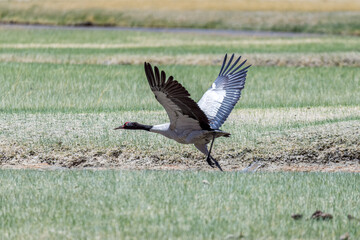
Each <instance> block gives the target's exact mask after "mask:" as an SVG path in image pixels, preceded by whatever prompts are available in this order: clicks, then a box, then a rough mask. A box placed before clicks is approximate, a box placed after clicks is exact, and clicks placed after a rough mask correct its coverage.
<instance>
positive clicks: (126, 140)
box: [0, 107, 360, 171]
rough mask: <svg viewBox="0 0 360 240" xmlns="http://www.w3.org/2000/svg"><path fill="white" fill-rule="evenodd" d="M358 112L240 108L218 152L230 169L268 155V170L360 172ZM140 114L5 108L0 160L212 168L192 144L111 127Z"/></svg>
mask: <svg viewBox="0 0 360 240" xmlns="http://www.w3.org/2000/svg"><path fill="white" fill-rule="evenodd" d="M359 112H360V108H359V107H340V108H310V109H307V108H299V109H297V108H294V109H243V110H236V111H235V112H234V114H232V115H231V117H230V119H229V120H228V122H227V123H226V124H225V126H224V128H223V129H224V130H225V131H229V132H231V133H232V137H231V138H230V139H219V140H218V141H217V142H216V143H215V149H214V157H215V158H217V159H219V160H220V163H221V165H222V166H223V167H224V168H225V169H226V170H239V169H243V168H244V167H246V166H248V165H249V164H251V163H252V162H254V161H261V162H263V163H264V170H269V171H273V170H279V169H282V170H291V167H292V166H294V167H295V168H296V169H298V170H299V169H301V166H305V164H310V166H313V168H312V169H313V170H319V169H320V168H321V167H322V168H321V169H322V170H324V171H325V170H329V171H330V170H331V169H332V170H331V171H334V164H335V165H336V166H338V167H339V169H338V170H346V169H348V171H359V170H360V167H359V164H360V148H359V144H358V142H359V141H360V116H359ZM159 113H160V112H136V115H137V120H138V121H139V122H145V121H149V120H150V122H149V123H150V124H155V123H161V122H164V121H166V119H167V117H166V114H164V113H163V112H161V113H160V114H159ZM133 114H134V113H132V112H122V113H121V114H120V113H119V114H115V113H111V114H110V113H109V114H105V113H103V114H21V113H18V114H2V118H1V121H0V126H1V129H2V133H1V135H0V145H1V152H0V165H1V166H2V167H10V166H14V167H18V166H24V165H25V166H28V165H29V166H38V164H45V165H44V167H45V168H47V167H49V168H50V167H66V168H84V167H96V168H99V167H100V168H121V169H171V168H175V169H176V168H177V169H210V168H209V167H208V166H207V165H206V162H205V161H204V156H203V155H202V154H201V153H199V152H198V151H196V150H195V148H194V147H193V146H190V145H180V144H177V143H175V142H173V141H170V140H167V139H164V138H163V137H162V136H158V135H156V134H149V133H147V132H125V131H122V132H117V131H113V130H112V129H113V128H114V126H117V125H118V124H119V123H122V122H124V121H125V120H126V119H132V118H134V117H132V116H133ZM40 166H42V165H40ZM324 166H325V167H324ZM327 167H329V168H327ZM340 167H341V168H340ZM303 170H304V171H309V170H311V168H305V167H304V169H303Z"/></svg>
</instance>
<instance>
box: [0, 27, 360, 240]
mask: <svg viewBox="0 0 360 240" xmlns="http://www.w3.org/2000/svg"><path fill="white" fill-rule="evenodd" d="M1 33H2V34H0V57H3V56H5V57H4V59H5V60H3V61H2V62H1V63H0V86H1V87H0V167H3V166H8V167H9V166H14V165H15V166H19V164H24V165H27V164H30V165H31V164H34V163H35V164H39V163H41V164H45V165H46V164H54V165H56V166H67V167H74V166H75V167H76V166H80V167H86V166H93V167H98V166H100V167H109V166H114V167H119V166H120V167H121V166H125V167H130V168H131V167H132V168H141V167H142V168H146V167H147V166H154V165H156V166H163V165H171V166H174V167H176V166H180V165H182V166H184V165H185V167H186V169H193V168H194V166H197V169H207V168H206V167H207V166H205V164H206V163H205V161H204V158H203V156H202V155H201V154H200V153H198V152H196V150H195V149H194V148H193V146H187V145H186V146H183V145H180V144H177V143H175V142H173V141H170V140H168V139H164V138H163V137H161V136H158V135H155V134H149V133H147V132H141V131H138V132H125V131H113V130H112V129H113V128H114V127H116V126H118V125H120V124H122V123H124V122H125V121H139V122H144V123H147V124H157V123H162V122H165V121H167V116H166V113H165V111H164V110H163V109H162V107H161V106H160V105H159V103H157V101H156V100H155V98H154V96H153V94H152V93H151V91H150V89H149V87H148V84H147V82H146V79H145V76H144V71H143V67H142V65H109V66H108V65H106V64H78V63H79V62H74V63H76V64H55V63H51V62H52V60H53V59H59V58H66V57H68V58H69V59H72V58H74V56H80V57H79V58H81V59H82V58H90V57H92V58H100V57H102V56H105V57H109V56H110V57H111V56H127V55H129V56H134V55H137V57H139V58H140V59H141V61H143V59H146V58H147V57H151V56H153V55H154V54H155V55H156V54H157V55H162V54H163V55H167V56H171V57H177V56H182V55H184V56H186V55H188V54H193V55H194V56H195V57H198V56H201V55H204V56H205V57H207V56H210V55H211V54H221V55H222V54H224V53H225V52H226V51H229V52H230V51H234V52H236V53H243V52H246V53H255V54H258V53H276V54H279V55H282V54H284V55H285V54H288V55H292V56H293V54H299V56H300V57H301V54H304V53H315V54H317V53H324V52H325V53H329V54H331V53H337V52H338V53H342V52H345V53H351V52H353V51H354V52H356V51H358V48H359V47H358V46H359V44H358V43H359V40H358V39H356V38H351V37H347V38H345V37H344V38H339V37H336V38H333V37H324V38H316V39H315V41H313V40H314V38H304V39H292V38H289V39H273V38H271V39H259V38H255V39H251V38H244V39H238V38H236V37H223V36H221V37H215V36H208V35H191V34H166V33H161V34H160V33H156V34H154V33H139V32H115V31H87V30H85V31H79V32H78V31H67V30H7V29H1ZM274 40H275V41H274ZM231 41H238V42H236V43H230V44H229V42H231ZM241 41H243V42H241ZM277 41H279V42H277ZM319 41H320V42H319ZM321 41H323V42H321ZM83 42H86V43H96V44H100V43H104V44H105V45H106V44H110V45H111V44H119V43H120V44H125V45H124V46H122V47H115V48H112V49H101V47H100V46H95V47H93V48H85V49H74V48H70V47H65V48H62V49H60V48H57V47H54V48H48V47H47V46H46V45H42V46H40V48H36V47H25V48H23V49H21V48H20V47H21V45H16V44H40V45H41V44H52V43H55V44H58V43H60V44H65V43H70V44H71V43H77V44H79V43H83ZM167 42H171V43H174V44H175V45H174V46H168V45H166V46H162V45H161V44H166V43H167ZM199 42H202V43H201V44H200V45H199V46H197V47H191V44H192V43H199ZM269 42H270V43H269ZM5 44H15V45H16V46H5ZM126 44H128V45H126ZM131 44H135V46H133V47H130V45H131ZM146 44H147V46H146V47H144V46H141V45H146ZM156 44H160V47H159V46H155V45H156ZM75 48H76V47H75ZM44 56H45V57H46V56H49V57H50V58H51V60H50V61H49V62H46V63H20V62H18V61H21V60H29V59H30V60H31V61H36V60H37V59H41V58H42V57H44ZM296 56H297V55H296ZM13 57H14V58H13ZM355 59H356V58H355ZM214 64H215V65H217V66H216V67H214V66H210V65H206V64H205V65H203V66H199V65H197V64H192V65H186V66H185V65H169V64H162V65H160V67H161V68H162V69H164V70H165V71H166V72H167V73H168V75H169V74H172V75H174V76H175V78H176V79H177V80H179V81H180V82H181V83H183V85H184V86H185V87H186V88H187V89H188V90H189V92H190V93H191V94H192V96H193V98H194V99H195V100H198V99H199V98H200V97H201V95H202V94H203V92H204V91H205V90H206V89H207V88H208V87H209V86H210V85H211V83H212V82H213V81H214V80H215V77H216V76H217V74H218V71H219V68H220V66H219V65H220V63H219V64H217V63H212V65H214ZM359 76H360V70H359V68H355V67H263V66H253V67H251V68H250V70H249V74H248V78H247V83H246V88H245V90H244V91H243V95H242V98H241V100H240V102H239V104H238V105H237V107H236V110H234V111H233V113H232V114H231V115H230V117H229V119H228V120H227V122H226V124H224V126H223V130H225V131H229V132H231V133H232V137H231V138H230V139H219V140H217V142H216V143H215V149H216V151H215V150H214V153H213V154H214V156H215V158H218V159H219V161H220V163H221V164H222V166H223V167H224V169H227V170H234V169H241V168H242V167H244V166H246V165H248V163H249V162H253V161H254V160H262V161H266V159H270V160H274V159H275V160H276V159H277V158H278V160H277V161H280V162H281V163H282V164H284V165H287V164H291V163H294V162H295V163H298V162H300V163H304V164H305V163H307V161H308V160H306V159H310V160H309V161H310V162H311V163H314V161H315V160H316V161H320V162H321V163H322V162H325V163H327V164H326V166H328V165H331V164H333V163H334V162H336V161H343V160H344V159H350V160H348V162H347V163H346V164H349V166H350V165H351V164H353V165H351V166H355V167H356V166H357V165H356V159H357V158H356V156H358V152H359V149H358V147H357V146H358V144H357V143H358V142H359V141H360V139H359V136H360V133H359V125H360V115H359V113H360V110H359V103H360V95H359V90H360V89H359V86H360V83H359ZM114 153H115V154H118V156H114ZM327 154H328V155H329V156H330V157H328V158H326V156H327ZM332 154H334V156H340V157H338V158H335V159H332V158H331V156H333V155H332ZM341 154H342V155H341ZM356 154H357V155H356ZM322 156H325V157H324V158H322ZM342 156H344V159H339V158H341V157H342ZM291 157H293V158H291ZM284 159H285V160H284ZM289 159H290V160H289ZM292 159H295V160H292ZM299 159H300V160H299ZM304 159H305V160H304ZM314 159H315V160H314ZM79 161H80V163H79ZM83 161H85V164H83V163H81V162H83ZM292 161H294V162H292ZM74 163H76V164H77V165H76V164H74ZM321 163H318V162H317V163H316V164H318V165H321ZM79 164H80V165H79ZM81 164H83V165H81ZM86 164H87V165H86ZM201 164H203V165H201ZM324 166H325V164H324ZM208 168H209V167H208ZM359 177H360V175H359V174H345V173H342V174H340V173H338V174H320V173H311V174H305V173H292V174H290V173H256V174H241V173H239V172H232V173H220V172H197V171H183V172H181V171H172V172H168V171H112V170H109V171H90V170H84V171H66V170H65V171H46V172H43V171H25V170H18V171H15V170H4V169H1V170H0V183H1V184H0V236H1V237H0V238H1V239H2V238H4V239H24V238H26V239H224V238H226V237H228V236H229V235H233V237H238V236H240V234H242V235H244V237H245V239H338V238H339V236H340V235H342V234H344V233H346V232H348V233H349V234H350V237H351V239H357V238H359V237H360V232H359V224H360V223H359V222H356V221H348V220H347V218H346V216H347V214H351V215H353V216H356V217H360V211H359V208H358V206H359V205H360V202H359V201H360V195H359V191H358V184H357V183H358V182H359V180H360V179H359ZM203 180H207V181H208V182H209V184H208V185H207V184H204V183H203ZM315 210H322V211H325V212H327V213H331V214H332V215H333V216H334V219H332V220H330V221H313V220H310V219H309V217H310V216H311V214H312V213H313V212H314V211H315ZM294 213H301V214H304V218H303V219H302V220H299V221H294V220H293V219H291V217H290V216H291V215H292V214H294Z"/></svg>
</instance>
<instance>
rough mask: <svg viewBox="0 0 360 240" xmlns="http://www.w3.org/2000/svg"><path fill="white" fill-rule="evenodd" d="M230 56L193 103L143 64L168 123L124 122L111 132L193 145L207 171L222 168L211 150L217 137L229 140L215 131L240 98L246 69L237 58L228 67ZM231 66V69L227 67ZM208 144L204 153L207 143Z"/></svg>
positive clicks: (178, 86)
mask: <svg viewBox="0 0 360 240" xmlns="http://www.w3.org/2000/svg"><path fill="white" fill-rule="evenodd" d="M233 59H234V54H232V56H231V57H230V59H229V61H228V62H227V54H226V55H225V57H224V61H223V64H222V66H221V70H220V73H219V75H218V77H217V78H216V80H215V82H214V83H213V84H212V85H211V87H210V88H209V89H208V90H207V91H206V92H205V94H204V95H203V96H202V98H201V99H200V101H199V102H198V103H196V102H195V101H194V100H192V99H191V98H190V94H189V93H188V91H187V90H186V89H185V88H184V87H183V86H182V85H181V84H180V83H179V82H177V81H176V80H174V78H173V76H170V77H169V78H168V79H166V74H165V72H164V71H161V73H160V71H159V69H158V68H157V67H156V66H155V67H154V71H153V68H152V66H151V65H150V63H147V62H145V63H144V67H145V73H146V78H147V80H148V82H149V85H150V88H151V90H152V91H153V93H154V95H155V98H156V100H158V102H159V103H160V104H161V105H162V106H163V107H164V108H165V110H166V112H167V114H168V116H169V119H170V123H164V124H159V125H153V126H152V125H144V124H140V123H137V122H126V123H125V124H123V125H121V126H119V127H117V128H115V129H126V130H146V131H149V132H154V133H159V134H161V135H163V136H165V137H167V138H170V139H173V140H175V141H177V142H179V143H182V144H194V145H195V147H196V148H197V149H198V150H200V151H201V152H202V153H203V154H205V155H206V156H207V157H206V161H207V163H208V164H209V165H210V166H211V167H213V168H214V167H215V166H216V167H218V168H219V169H220V170H221V171H222V168H221V166H220V164H219V163H218V161H217V160H215V159H214V158H213V157H212V156H211V150H212V147H213V144H214V141H215V138H218V137H229V136H230V133H227V132H224V131H222V130H220V129H219V128H220V127H221V125H222V124H223V123H224V122H225V120H226V119H227V117H228V116H229V114H230V112H231V111H232V109H233V108H234V106H235V104H236V103H237V102H238V100H239V98H240V96H241V90H242V89H244V87H245V79H246V74H247V71H248V68H249V67H250V66H251V65H249V66H247V67H244V68H241V67H242V66H243V65H244V64H245V62H246V60H245V61H243V62H241V63H240V64H239V65H238V63H239V61H240V59H241V56H240V57H239V58H238V59H237V60H236V61H235V62H234V63H233V64H232V65H231V63H232V61H233ZM230 65H231V66H230ZM210 142H211V145H210V149H209V150H208V147H207V145H208V143H210Z"/></svg>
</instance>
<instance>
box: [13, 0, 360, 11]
mask: <svg viewBox="0 0 360 240" xmlns="http://www.w3.org/2000/svg"><path fill="white" fill-rule="evenodd" d="M7 4H8V5H9V6H11V7H16V8H31V7H33V6H37V7H41V8H43V9H51V10H62V11H64V10H66V11H69V10H86V9H105V10H118V11H123V10H128V9H132V10H159V9H161V10H180V11H184V10H200V11H204V10H206V11H209V10H210V11H214V10H223V11H224V10H225V11H227V10H230V11H274V10H275V11H356V10H360V3H359V2H357V1H353V0H305V1H304V0H272V1H268V0H254V1H250V2H249V1H245V0H226V1H216V0H209V1H204V0H192V1H190V0H186V1H172V0H153V1H146V0H135V1H129V0H110V1H106V2H102V1H98V0H90V1H89V0H87V1H85V0H75V1H71V2H69V1H49V0H29V1H10V2H7Z"/></svg>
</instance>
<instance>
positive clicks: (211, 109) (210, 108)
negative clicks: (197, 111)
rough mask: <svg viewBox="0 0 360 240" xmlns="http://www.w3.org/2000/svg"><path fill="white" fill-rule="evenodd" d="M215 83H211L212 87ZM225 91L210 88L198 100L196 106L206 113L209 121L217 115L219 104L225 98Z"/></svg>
mask: <svg viewBox="0 0 360 240" xmlns="http://www.w3.org/2000/svg"><path fill="white" fill-rule="evenodd" d="M214 85H215V83H213V86H214ZM225 95H226V90H222V89H214V88H211V89H209V90H207V91H206V93H205V94H204V95H203V97H202V98H201V99H200V101H199V103H198V105H199V107H200V108H201V109H202V110H203V111H204V112H205V113H206V115H207V116H208V118H209V119H212V118H214V117H215V116H216V114H217V113H218V111H219V109H220V107H221V104H222V102H223V100H224V98H225Z"/></svg>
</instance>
